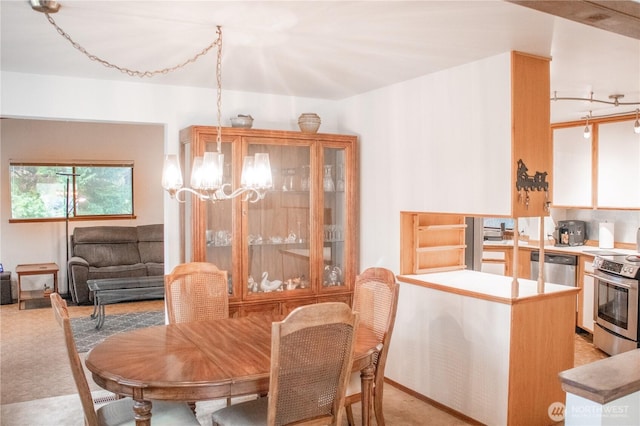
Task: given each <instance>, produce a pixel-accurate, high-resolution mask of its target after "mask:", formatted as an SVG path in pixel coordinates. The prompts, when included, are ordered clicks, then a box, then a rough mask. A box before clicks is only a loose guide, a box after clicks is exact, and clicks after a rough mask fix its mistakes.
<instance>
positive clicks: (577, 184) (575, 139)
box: [552, 126, 593, 208]
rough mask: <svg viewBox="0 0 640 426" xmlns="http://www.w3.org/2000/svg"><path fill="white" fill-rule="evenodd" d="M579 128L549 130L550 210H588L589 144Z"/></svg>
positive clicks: (590, 159) (591, 169) (589, 195)
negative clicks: (559, 208) (550, 160)
mask: <svg viewBox="0 0 640 426" xmlns="http://www.w3.org/2000/svg"><path fill="white" fill-rule="evenodd" d="M583 130H584V127H583V126H573V127H561V128H555V129H554V130H553V197H552V200H553V206H554V207H578V208H579V207H591V206H592V205H593V203H592V198H591V194H592V190H591V189H592V188H593V186H592V179H591V177H592V173H593V167H592V155H591V143H590V142H589V141H588V140H585V138H584V136H583Z"/></svg>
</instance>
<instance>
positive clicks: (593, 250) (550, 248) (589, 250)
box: [482, 240, 638, 257]
mask: <svg viewBox="0 0 640 426" xmlns="http://www.w3.org/2000/svg"><path fill="white" fill-rule="evenodd" d="M482 245H483V247H495V248H500V247H505V248H506V247H510V248H513V240H502V241H484V242H483V244H482ZM518 248H522V249H529V250H539V249H540V246H539V245H538V244H532V243H529V242H528V241H518ZM544 251H545V252H551V253H566V254H575V255H585V256H593V257H595V256H597V255H598V254H599V253H600V252H606V253H616V254H637V253H638V252H637V251H635V250H630V249H623V248H613V249H601V248H599V247H598V246H589V245H583V246H573V247H564V246H562V247H558V246H555V245H553V244H545V245H544Z"/></svg>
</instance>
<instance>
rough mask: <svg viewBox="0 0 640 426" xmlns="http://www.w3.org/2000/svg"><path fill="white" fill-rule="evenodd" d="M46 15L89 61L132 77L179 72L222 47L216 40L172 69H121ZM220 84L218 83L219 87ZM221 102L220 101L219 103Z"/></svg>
mask: <svg viewBox="0 0 640 426" xmlns="http://www.w3.org/2000/svg"><path fill="white" fill-rule="evenodd" d="M45 15H46V16H47V19H48V20H49V22H50V23H51V25H53V26H54V27H55V29H56V31H57V32H58V34H60V35H61V36H62V37H64V38H65V39H67V41H68V42H69V43H71V45H72V46H73V47H74V48H75V49H77V50H79V51H80V52H81V53H83V54H84V55H85V56H87V57H88V58H89V59H91V60H92V61H96V62H99V63H101V64H102V65H104V66H105V67H107V68H113V69H116V70H118V71H120V72H121V73H124V74H127V75H129V76H131V77H141V78H142V77H153V76H155V75H158V74H168V73H170V72H173V71H177V70H179V69H181V68H184V67H185V66H187V65H189V64H192V63H194V62H195V61H196V60H198V59H199V58H200V57H201V56H204V55H206V54H207V53H208V52H209V51H210V50H211V49H213V48H214V47H215V46H216V45H217V46H218V49H220V47H221V40H220V39H218V40H215V41H214V42H212V43H211V44H210V45H209V46H207V47H205V48H204V49H202V51H200V52H198V53H197V54H195V55H194V56H193V57H191V58H189V59H187V60H186V61H184V62H182V63H180V64H178V65H174V66H172V67H168V68H162V69H159V70H154V71H138V70H132V69H129V68H126V67H121V66H118V65H115V64H112V63H111V62H109V61H107V60H105V59H102V58H100V57H99V56H96V55H94V54H91V53H89V52H88V51H87V49H85V48H84V47H82V45H80V44H79V43H78V42H76V41H75V40H74V39H73V38H71V36H70V35H69V34H68V33H66V32H65V31H64V30H63V29H62V28H60V27H59V26H58V24H57V23H56V21H54V19H53V18H52V17H51V15H50V14H48V13H45ZM218 28H220V27H218ZM218 34H219V37H222V33H220V32H218ZM219 85H220V83H218V87H219ZM218 102H220V101H218Z"/></svg>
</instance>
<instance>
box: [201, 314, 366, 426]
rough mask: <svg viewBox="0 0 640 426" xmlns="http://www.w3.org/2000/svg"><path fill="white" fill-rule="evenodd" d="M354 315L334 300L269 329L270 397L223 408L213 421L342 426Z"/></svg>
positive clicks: (245, 425)
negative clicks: (270, 331)
mask: <svg viewBox="0 0 640 426" xmlns="http://www.w3.org/2000/svg"><path fill="white" fill-rule="evenodd" d="M357 325H358V313H357V312H353V311H352V310H351V309H350V308H349V306H348V305H346V304H344V303H338V302H328V303H319V304H315V305H307V306H302V307H299V308H297V309H295V310H294V311H292V312H291V313H290V314H289V316H287V318H286V319H285V320H284V321H281V322H274V323H273V325H272V333H271V376H270V381H269V397H268V398H260V399H257V400H255V401H249V402H245V403H240V404H236V405H232V406H231V407H226V408H223V409H222V410H219V411H216V412H215V413H214V414H213V424H214V425H218V426H225V425H243V426H250V425H265V424H266V425H270V426H272V425H287V424H293V423H295V424H296V425H298V424H300V425H304V424H314V425H320V424H323V425H341V424H342V411H343V410H342V406H343V404H344V395H345V391H346V386H347V382H348V380H349V376H350V372H351V366H352V363H353V350H354V344H355V338H356V329H357Z"/></svg>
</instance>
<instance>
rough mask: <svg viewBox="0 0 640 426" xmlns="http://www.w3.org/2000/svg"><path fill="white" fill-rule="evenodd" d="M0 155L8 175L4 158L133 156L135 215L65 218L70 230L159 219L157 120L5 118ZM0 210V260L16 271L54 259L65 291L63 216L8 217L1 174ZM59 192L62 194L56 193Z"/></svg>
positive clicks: (36, 282) (0, 168) (32, 284)
mask: <svg viewBox="0 0 640 426" xmlns="http://www.w3.org/2000/svg"><path fill="white" fill-rule="evenodd" d="M0 126H1V127H0V135H1V141H2V156H3V159H4V160H5V161H3V162H2V164H1V165H0V174H1V175H2V176H3V177H5V176H9V162H10V161H11V160H17V161H31V162H38V161H45V162H54V161H58V162H61V163H64V162H68V161H70V160H81V161H89V160H97V161H100V160H112V161H116V160H119V161H133V163H134V174H133V193H134V202H135V204H134V215H135V216H136V219H126V220H112V221H100V222H95V221H79V222H76V221H70V223H69V234H70V235H71V234H72V233H73V229H74V228H75V227H77V226H93V225H116V226H136V225H146V224H152V223H162V222H163V217H164V214H163V212H162V210H163V201H164V196H163V193H162V188H158V186H157V184H156V182H157V181H158V179H159V177H160V176H161V174H162V160H163V157H164V128H163V126H161V125H140V124H137V125H133V124H122V123H119V124H109V123H95V122H94V123H89V122H80V121H55V120H31V119H5V120H2V122H1V123H0ZM1 186H2V197H1V201H2V203H1V205H2V207H1V208H0V216H1V217H2V218H6V220H3V221H2V224H1V226H0V227H1V228H2V230H3V232H2V235H3V236H4V238H3V239H2V244H1V245H2V246H4V250H3V251H2V253H3V257H2V263H3V264H4V266H5V268H6V269H7V270H11V271H15V266H16V265H18V264H20V263H41V262H55V263H57V264H58V266H59V267H60V273H59V279H60V288H59V291H60V292H61V293H63V294H64V293H66V292H67V285H66V283H67V277H66V268H65V267H64V265H65V263H66V254H65V250H66V244H65V239H66V226H65V222H64V221H56V222H38V223H33V222H26V223H25V222H23V223H19V222H18V223H9V219H10V218H11V201H10V182H9V179H6V178H4V179H2V185H1ZM61 196H63V195H61ZM23 281H28V282H24V283H23V285H24V287H25V288H26V289H32V288H36V287H37V288H41V287H42V283H43V282H44V281H48V282H49V284H51V277H50V276H34V277H30V278H25V280H23Z"/></svg>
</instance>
